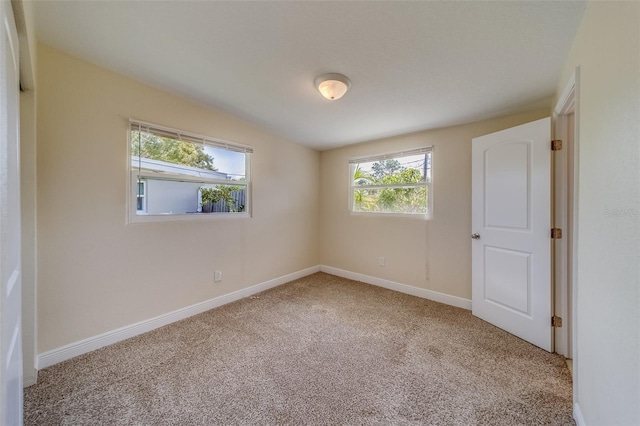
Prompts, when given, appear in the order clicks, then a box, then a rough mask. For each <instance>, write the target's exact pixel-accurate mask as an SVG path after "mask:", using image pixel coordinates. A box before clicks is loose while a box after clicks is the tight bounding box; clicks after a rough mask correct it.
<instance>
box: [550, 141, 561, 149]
mask: <svg viewBox="0 0 640 426" xmlns="http://www.w3.org/2000/svg"><path fill="white" fill-rule="evenodd" d="M561 149H562V140H561V139H554V140H552V141H551V151H560V150H561Z"/></svg>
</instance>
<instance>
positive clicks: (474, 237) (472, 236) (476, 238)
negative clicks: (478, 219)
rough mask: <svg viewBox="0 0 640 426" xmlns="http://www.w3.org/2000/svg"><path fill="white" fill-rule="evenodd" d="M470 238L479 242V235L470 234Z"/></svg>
mask: <svg viewBox="0 0 640 426" xmlns="http://www.w3.org/2000/svg"><path fill="white" fill-rule="evenodd" d="M471 238H473V239H474V240H479V239H480V234H471Z"/></svg>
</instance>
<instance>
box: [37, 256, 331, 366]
mask: <svg viewBox="0 0 640 426" xmlns="http://www.w3.org/2000/svg"><path fill="white" fill-rule="evenodd" d="M318 271H320V267H319V266H313V267H311V268H307V269H303V270H301V271H297V272H293V273H291V274H287V275H283V276H281V277H278V278H274V279H272V280H269V281H265V282H263V283H260V284H256V285H253V286H251V287H247V288H243V289H242V290H238V291H234V292H232V293H228V294H224V295H222V296H218V297H215V298H213V299H209V300H206V301H204V302H200V303H196V304H195V305H191V306H187V307H186V308H182V309H178V310H175V311H173V312H169V313H167V314H164V315H160V316H157V317H155V318H151V319H148V320H144V321H140V322H138V323H135V324H131V325H128V326H125V327H121V328H118V329H116V330H112V331H108V332H106V333H102V334H99V335H97V336H93V337H89V338H87V339H83V340H80V341H78V342H74V343H70V344H68V345H65V346H62V347H60V348H56V349H52V350H50V351H47V352H43V353H41V354H38V355H37V356H36V369H38V370H41V369H43V368H47V367H50V366H52V365H54V364H58V363H60V362H62V361H66V360H68V359H71V358H74V357H76V356H78V355H82V354H85V353H87V352H91V351H94V350H96V349H100V348H102V347H105V346H108V345H112V344H114V343H117V342H120V341H122V340H125V339H129V338H131V337H135V336H138V335H140V334H142V333H146V332H148V331H151V330H154V329H156V328H159V327H163V326H165V325H167V324H171V323H173V322H176V321H180V320H182V319H185V318H189V317H191V316H193V315H197V314H199V313H202V312H205V311H208V310H210V309H213V308H217V307H218V306H222V305H226V304H227V303H231V302H235V301H236V300H240V299H243V298H245V297H248V296H251V295H253V294H256V293H260V292H262V291H265V290H268V289H270V288H273V287H277V286H279V285H282V284H285V283H288V282H290V281H293V280H297V279H298V278H302V277H305V276H307V275H311V274H313V273H315V272H318Z"/></svg>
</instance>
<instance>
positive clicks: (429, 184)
mask: <svg viewBox="0 0 640 426" xmlns="http://www.w3.org/2000/svg"><path fill="white" fill-rule="evenodd" d="M427 153H428V154H429V156H430V160H431V164H430V178H429V179H427V178H426V177H425V181H424V182H419V183H409V184H406V183H405V184H398V185H366V186H363V185H356V184H355V182H354V180H353V175H354V173H355V170H356V167H357V165H358V164H360V163H369V162H374V161H382V160H392V159H397V158H401V157H408V156H411V155H420V154H427ZM409 187H425V188H427V212H426V213H397V212H361V211H355V210H354V198H355V197H354V195H355V191H356V190H358V189H363V188H368V189H385V188H409ZM348 208H349V214H351V215H354V216H375V217H402V218H413V219H427V220H429V219H433V146H427V147H423V148H417V149H411V150H405V151H396V152H390V153H384V154H379V155H369V156H363V157H352V158H349V206H348Z"/></svg>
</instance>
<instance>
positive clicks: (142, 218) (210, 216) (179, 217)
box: [127, 212, 251, 224]
mask: <svg viewBox="0 0 640 426" xmlns="http://www.w3.org/2000/svg"><path fill="white" fill-rule="evenodd" d="M250 217H251V215H250V214H249V213H248V212H242V213H184V214H169V213H167V214H136V215H134V216H130V217H129V220H128V221H127V223H128V224H130V223H149V222H184V221H187V222H188V221H191V222H195V221H201V220H223V219H231V220H233V219H247V218H250Z"/></svg>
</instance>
